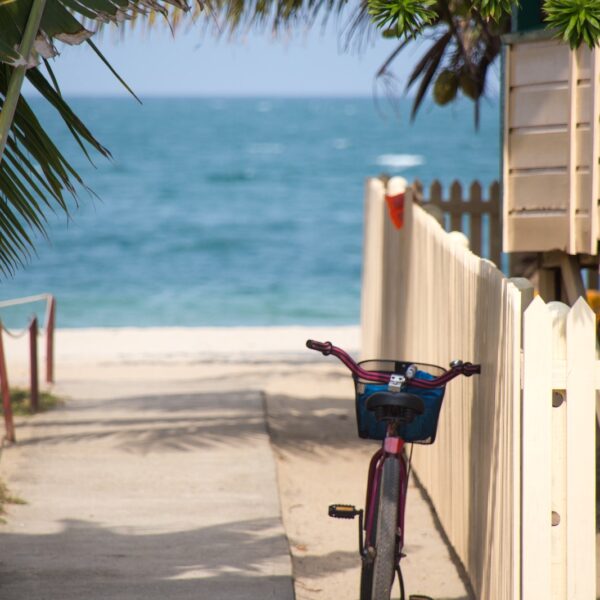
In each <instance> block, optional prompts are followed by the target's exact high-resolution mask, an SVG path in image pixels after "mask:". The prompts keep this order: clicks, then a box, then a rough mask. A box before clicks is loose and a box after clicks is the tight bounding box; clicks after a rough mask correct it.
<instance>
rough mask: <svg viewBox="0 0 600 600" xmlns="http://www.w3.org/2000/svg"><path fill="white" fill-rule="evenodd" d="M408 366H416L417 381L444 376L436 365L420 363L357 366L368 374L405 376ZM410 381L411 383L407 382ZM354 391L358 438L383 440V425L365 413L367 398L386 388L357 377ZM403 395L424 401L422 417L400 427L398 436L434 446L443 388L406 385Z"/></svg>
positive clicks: (375, 362)
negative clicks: (413, 396)
mask: <svg viewBox="0 0 600 600" xmlns="http://www.w3.org/2000/svg"><path fill="white" fill-rule="evenodd" d="M409 365H416V367H417V373H416V375H415V377H416V378H417V379H434V378H435V377H439V376H440V375H442V374H443V373H445V369H443V368H442V367H438V366H435V365H427V364H419V363H414V362H408V361H396V360H365V361H363V362H361V363H360V366H361V367H363V368H364V369H366V370H367V371H378V372H380V373H397V374H399V375H404V373H405V372H406V369H407V367H408V366H409ZM407 381H408V382H410V380H407ZM354 387H355V391H356V425H357V427H358V435H359V437H361V438H365V439H370V440H382V439H383V438H384V437H385V430H386V423H385V422H384V421H377V419H376V418H375V414H374V413H373V412H372V411H370V410H367V407H366V402H367V398H368V397H369V396H371V395H372V394H374V393H375V392H381V391H387V389H388V386H387V385H386V384H382V383H373V382H370V381H365V380H363V379H360V378H358V377H355V378H354ZM402 391H403V392H407V393H410V394H415V395H416V396H419V397H420V398H421V400H423V404H424V405H425V410H424V411H423V414H422V415H417V416H416V417H415V418H414V420H413V421H412V422H411V423H408V424H405V425H401V426H400V427H399V428H398V434H399V435H400V437H401V438H402V439H403V440H404V441H406V442H414V443H416V444H433V442H434V440H435V435H436V433H437V424H438V419H439V416H440V410H441V408H442V401H443V399H444V392H445V391H446V388H445V386H440V387H437V388H433V389H423V388H418V387H415V386H411V385H410V383H407V384H406V385H405V386H404V387H403V388H402Z"/></svg>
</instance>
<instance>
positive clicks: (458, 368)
mask: <svg viewBox="0 0 600 600" xmlns="http://www.w3.org/2000/svg"><path fill="white" fill-rule="evenodd" d="M306 347H307V348H310V349H311V350H316V351H317V352H320V353H321V354H323V356H329V355H330V354H333V355H334V356H335V357H336V358H338V359H339V360H340V361H341V362H342V363H344V365H346V367H348V369H350V371H352V374H353V375H354V376H355V377H359V378H360V379H365V380H367V381H373V382H378V383H389V381H390V377H391V375H392V374H391V373H382V372H381V371H367V370H366V369H363V368H362V367H361V366H360V365H359V364H357V363H356V361H354V359H353V358H352V357H351V356H350V355H349V354H348V353H347V352H346V351H344V350H342V349H341V348H338V347H337V346H334V345H333V344H332V343H331V342H317V341H315V340H307V341H306ZM479 373H481V365H474V364H473V363H470V362H466V363H463V362H461V361H456V363H453V364H452V365H451V367H450V370H449V371H446V372H445V373H444V374H443V375H440V376H439V377H434V378H433V379H419V378H417V377H414V378H412V379H411V380H410V385H413V386H415V387H420V388H426V389H431V388H436V387H440V386H442V385H445V384H446V383H448V382H449V381H451V380H452V379H454V378H455V377H458V376H459V375H464V376H465V377H471V375H477V374H479Z"/></svg>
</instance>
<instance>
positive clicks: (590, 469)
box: [566, 298, 596, 600]
mask: <svg viewBox="0 0 600 600" xmlns="http://www.w3.org/2000/svg"><path fill="white" fill-rule="evenodd" d="M595 321H596V320H595V316H594V313H593V311H592V310H591V308H590V307H589V306H588V305H587V303H586V302H585V301H584V299H583V298H580V299H579V300H578V301H577V302H576V303H575V305H574V306H573V308H572V309H571V311H570V312H569V315H568V317H567V369H566V373H567V402H566V404H567V486H566V493H567V514H566V526H567V595H566V597H567V598H569V600H595V598H596V540H595V538H596V536H595V530H596V527H595V514H596V489H595V480H596V473H595V468H594V466H595V456H596V446H595V435H596V432H595V428H596V420H595V411H596V400H595V397H596V393H595V387H596V385H595V381H594V367H595V364H596V361H595V356H596V341H595Z"/></svg>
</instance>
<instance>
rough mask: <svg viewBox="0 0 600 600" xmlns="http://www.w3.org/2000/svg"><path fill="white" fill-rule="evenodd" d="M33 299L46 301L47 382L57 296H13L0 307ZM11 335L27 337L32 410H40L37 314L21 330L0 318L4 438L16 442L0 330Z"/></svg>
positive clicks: (51, 374) (50, 377)
mask: <svg viewBox="0 0 600 600" xmlns="http://www.w3.org/2000/svg"><path fill="white" fill-rule="evenodd" d="M35 302H45V303H46V316H45V319H44V321H45V324H44V331H43V333H44V335H45V337H46V382H47V383H52V382H54V328H55V322H56V299H55V298H54V296H53V295H52V294H39V295H37V296H27V297H25V298H14V299H11V300H2V301H0V308H8V307H12V306H19V305H23V304H30V303H35ZM3 333H6V334H7V335H9V336H10V337H15V338H19V337H23V336H25V335H28V337H29V382H30V383H29V392H30V403H31V411H32V412H37V411H38V410H39V381H38V336H39V334H40V328H39V324H38V318H37V316H36V315H34V316H33V317H31V319H30V321H29V325H28V326H27V328H26V329H23V330H21V331H12V330H10V329H7V328H6V327H4V325H3V323H2V321H1V320H0V394H1V396H2V407H3V413H4V429H5V436H4V439H5V440H6V441H7V442H15V441H16V436H15V428H14V423H13V415H12V406H11V400H10V388H9V384H8V370H7V368H6V354H5V348H4V342H3V339H2V334H3Z"/></svg>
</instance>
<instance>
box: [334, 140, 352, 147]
mask: <svg viewBox="0 0 600 600" xmlns="http://www.w3.org/2000/svg"><path fill="white" fill-rule="evenodd" d="M333 147H334V148H335V149H336V150H346V148H349V147H350V140H347V139H346V138H336V139H335V140H333Z"/></svg>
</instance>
